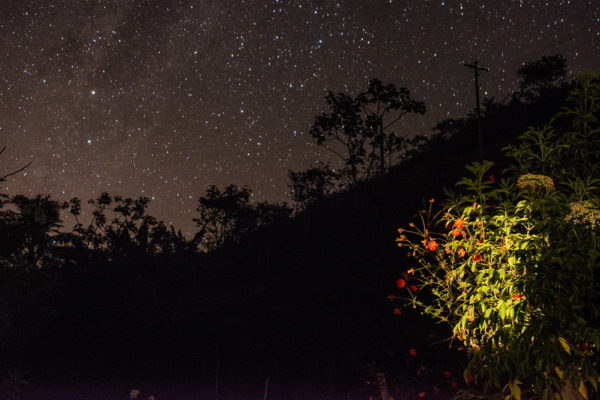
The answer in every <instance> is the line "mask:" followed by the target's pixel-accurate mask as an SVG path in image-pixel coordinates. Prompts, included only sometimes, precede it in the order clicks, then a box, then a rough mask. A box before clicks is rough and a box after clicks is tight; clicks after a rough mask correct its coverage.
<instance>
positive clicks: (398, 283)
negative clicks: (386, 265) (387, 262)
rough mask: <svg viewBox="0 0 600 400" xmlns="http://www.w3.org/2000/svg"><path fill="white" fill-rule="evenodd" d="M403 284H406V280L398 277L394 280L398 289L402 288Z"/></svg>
mask: <svg viewBox="0 0 600 400" xmlns="http://www.w3.org/2000/svg"><path fill="white" fill-rule="evenodd" d="M404 286H406V281H405V280H404V279H398V280H397V281H396V287H397V288H398V289H402V288H403V287H404Z"/></svg>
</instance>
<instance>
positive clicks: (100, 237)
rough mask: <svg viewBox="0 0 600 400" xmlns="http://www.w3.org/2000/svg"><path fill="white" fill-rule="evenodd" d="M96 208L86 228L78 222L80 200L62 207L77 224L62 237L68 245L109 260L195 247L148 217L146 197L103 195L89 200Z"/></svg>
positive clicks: (61, 239)
mask: <svg viewBox="0 0 600 400" xmlns="http://www.w3.org/2000/svg"><path fill="white" fill-rule="evenodd" d="M88 203H89V204H91V205H92V206H93V207H94V210H93V212H92V221H91V222H90V224H89V225H88V226H85V227H84V226H83V225H82V224H81V223H80V221H79V215H80V214H81V201H80V200H79V199H77V198H73V199H71V200H70V201H69V202H67V203H65V204H63V208H66V209H67V210H68V211H69V213H70V214H71V215H73V216H74V218H75V220H76V224H75V226H74V227H73V231H72V232H70V233H64V234H61V235H59V240H60V241H61V243H63V244H65V245H72V246H74V247H75V248H76V249H78V250H79V251H80V252H81V251H82V250H83V251H84V253H85V251H86V250H91V251H99V252H103V253H104V254H105V255H106V257H107V259H109V260H115V259H123V258H132V257H139V256H158V255H166V254H174V253H176V252H178V251H190V250H191V249H192V248H193V247H195V246H194V245H193V244H192V243H190V242H189V241H188V240H187V239H185V238H184V237H183V235H182V233H181V231H179V232H176V231H175V228H174V227H173V226H171V227H170V229H168V228H167V227H166V226H165V224H164V223H163V222H162V221H158V220H157V219H156V218H155V217H153V216H151V215H147V214H146V209H147V207H148V205H149V203H150V200H149V199H148V198H147V197H139V198H137V199H132V198H123V197H121V196H115V197H114V198H113V197H112V196H110V195H109V194H108V193H106V192H104V193H102V194H100V196H98V198H96V199H92V200H90V201H88Z"/></svg>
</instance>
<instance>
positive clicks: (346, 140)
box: [310, 79, 425, 184]
mask: <svg viewBox="0 0 600 400" xmlns="http://www.w3.org/2000/svg"><path fill="white" fill-rule="evenodd" d="M325 100H326V102H327V104H328V106H329V109H330V112H329V113H323V114H321V115H319V116H317V117H316V118H315V122H314V124H313V126H312V129H311V131H310V133H311V135H312V137H313V138H315V139H316V140H317V143H318V144H319V145H322V146H325V148H326V149H327V150H329V151H331V152H332V153H334V154H335V155H337V156H338V157H339V158H340V159H342V160H343V161H344V163H345V169H344V173H345V175H347V176H348V177H349V179H350V183H351V184H356V183H357V182H358V181H359V180H360V178H361V177H364V178H366V179H368V178H369V177H370V175H371V173H372V170H373V167H379V171H380V172H381V173H383V172H385V170H386V155H389V154H393V153H395V152H398V151H400V150H401V146H402V141H401V140H400V139H399V135H397V134H396V133H395V132H393V131H391V128H392V127H393V126H394V125H395V124H397V123H398V122H399V121H400V120H401V119H402V117H403V116H404V115H406V114H407V113H409V112H414V113H418V114H423V113H424V112H425V104H424V103H423V102H418V101H415V100H412V99H411V98H410V92H409V90H408V89H406V88H399V89H397V88H396V87H395V86H394V85H393V84H388V85H384V84H383V83H382V82H381V81H380V80H378V79H373V80H371V81H370V82H369V88H368V89H367V91H365V92H362V93H359V94H358V95H357V96H356V97H352V96H350V95H348V94H344V93H338V94H337V95H336V94H334V93H332V92H329V93H328V94H327V96H325ZM366 146H368V147H369V148H368V149H367V148H366ZM388 167H389V165H388ZM361 168H362V169H361Z"/></svg>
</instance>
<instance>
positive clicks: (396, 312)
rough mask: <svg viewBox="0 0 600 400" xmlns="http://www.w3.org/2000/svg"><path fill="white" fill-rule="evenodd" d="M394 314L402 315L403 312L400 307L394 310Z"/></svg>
mask: <svg viewBox="0 0 600 400" xmlns="http://www.w3.org/2000/svg"><path fill="white" fill-rule="evenodd" d="M394 314H396V315H402V311H401V310H400V309H399V308H398V307H396V308H394Z"/></svg>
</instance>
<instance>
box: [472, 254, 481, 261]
mask: <svg viewBox="0 0 600 400" xmlns="http://www.w3.org/2000/svg"><path fill="white" fill-rule="evenodd" d="M480 260H481V256H480V255H479V254H475V255H474V256H473V261H474V262H477V261H480Z"/></svg>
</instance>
